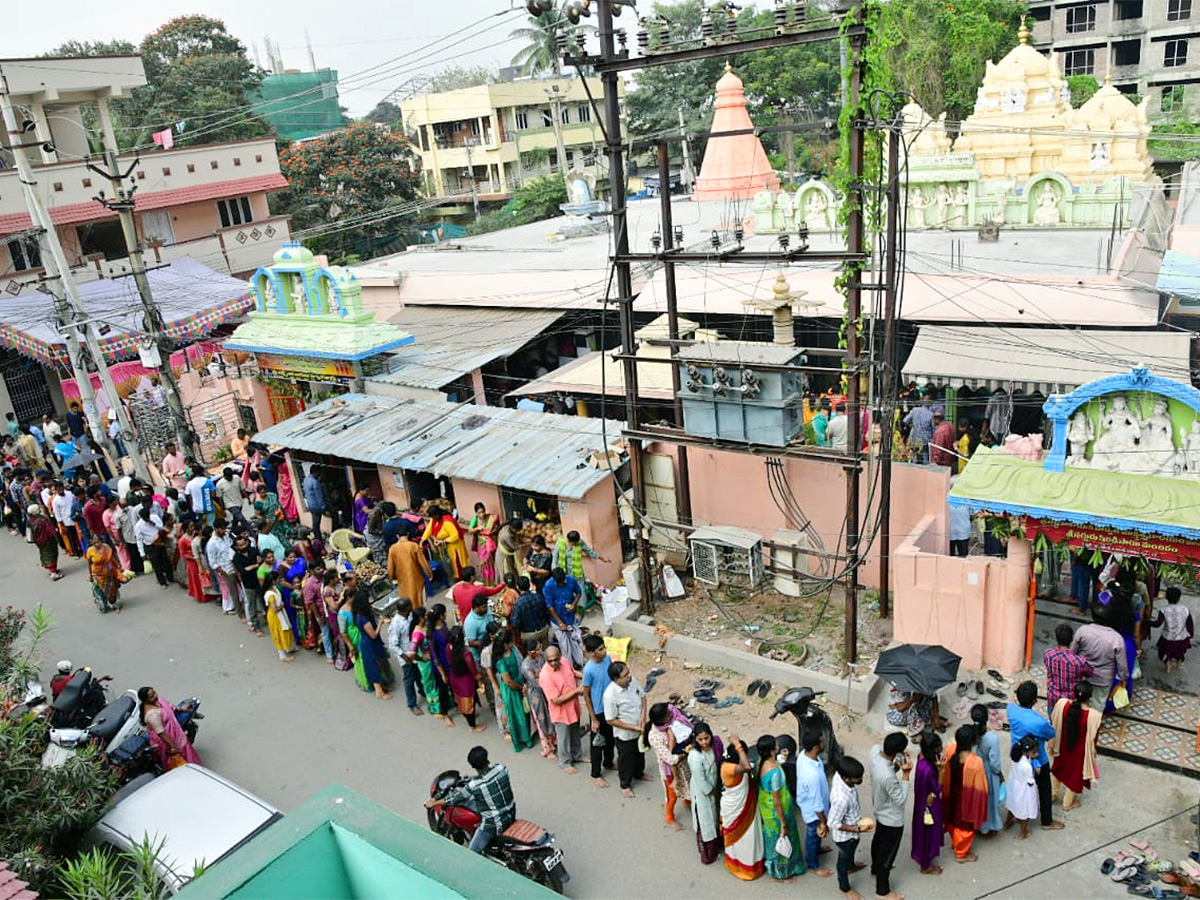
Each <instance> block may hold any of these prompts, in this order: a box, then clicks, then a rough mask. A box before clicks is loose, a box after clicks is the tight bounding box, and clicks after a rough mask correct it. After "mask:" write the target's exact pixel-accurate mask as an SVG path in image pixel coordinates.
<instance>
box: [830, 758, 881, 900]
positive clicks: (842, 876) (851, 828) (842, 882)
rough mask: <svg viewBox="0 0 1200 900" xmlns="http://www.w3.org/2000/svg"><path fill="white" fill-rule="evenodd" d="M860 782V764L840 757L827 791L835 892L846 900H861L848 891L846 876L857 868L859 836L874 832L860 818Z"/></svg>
mask: <svg viewBox="0 0 1200 900" xmlns="http://www.w3.org/2000/svg"><path fill="white" fill-rule="evenodd" d="M862 780H863V764H862V763H860V762H859V761H858V760H857V759H855V758H854V757H853V756H843V757H842V759H841V761H840V762H839V763H838V770H837V773H836V774H835V775H834V776H833V784H832V785H831V786H830V788H829V818H828V822H829V833H830V834H831V835H832V836H833V843H834V846H836V847H837V853H838V858H837V879H838V890H840V891H841V892H842V893H843V894H845V895H846V900H862V894H860V893H859V892H858V891H856V890H854V889H853V888H851V887H850V873H851V872H854V871H856V870H857V869H858V868H861V867H860V866H858V865H856V864H855V862H854V852H855V851H856V850H857V849H858V842H859V839H860V835H864V834H869V833H870V832H871V831H873V830H874V829H875V823H874V822H872V821H871V820H870V819H866V818H863V814H862V807H861V806H860V804H859V802H858V786H859V785H860V784H862Z"/></svg>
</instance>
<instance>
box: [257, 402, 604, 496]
mask: <svg viewBox="0 0 1200 900" xmlns="http://www.w3.org/2000/svg"><path fill="white" fill-rule="evenodd" d="M622 427H623V426H622V423H620V422H604V421H603V420H601V419H584V418H577V417H574V416H556V415H552V414H550V413H537V412H527V411H525V410H516V409H499V408H497V407H494V406H473V405H469V404H457V403H435V402H432V401H423V400H397V399H392V398H389V397H376V396H370V397H368V396H364V395H362V394H345V395H343V396H341V397H337V398H334V399H331V400H326V401H325V402H324V403H321V404H320V405H318V406H314V407H313V408H311V409H309V410H306V411H305V412H303V413H300V414H299V415H297V416H293V417H292V418H290V419H287V420H285V421H283V422H280V423H279V424H277V425H273V426H271V427H270V428H267V429H265V430H263V431H260V432H259V433H258V434H257V435H256V436H255V440H256V441H257V442H259V443H263V444H270V445H279V446H282V447H287V448H288V449H292V450H302V451H306V452H309V453H322V454H327V455H329V456H337V457H341V458H342V459H349V460H354V461H357V462H366V463H375V464H376V465H382V466H391V467H392V468H397V469H412V470H415V471H419V472H431V473H433V474H435V475H444V476H448V477H451V478H465V479H469V480H471V481H479V482H483V483H485V484H497V485H502V486H504V487H509V488H513V489H516V490H526V491H537V492H539V493H543V494H551V495H555V496H559V497H566V498H567V499H579V498H581V497H583V496H584V495H585V494H586V493H587V492H588V491H590V490H591V489H592V488H593V487H595V486H596V485H597V484H599V483H600V482H602V481H604V480H605V479H607V478H609V477H610V475H611V473H610V472H609V470H608V468H607V466H604V465H603V464H601V465H600V466H599V467H597V466H595V465H593V464H592V463H591V462H590V461H589V457H590V456H591V455H592V453H593V451H603V450H604V449H605V436H606V435H607V437H608V439H609V440H610V441H615V440H616V439H617V438H618V437H619V436H620V434H621V428H622Z"/></svg>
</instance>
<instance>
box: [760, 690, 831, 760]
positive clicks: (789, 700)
mask: <svg viewBox="0 0 1200 900" xmlns="http://www.w3.org/2000/svg"><path fill="white" fill-rule="evenodd" d="M824 693H825V692H824V691H814V690H813V689H812V688H810V687H799V688H788V689H787V690H786V691H784V692H783V694H782V695H781V696H780V698H779V699H778V700H776V701H775V709H774V711H772V713H771V715H770V718H772V719H774V718H775V717H776V716H777V715H779V714H780V713H785V712H786V713H791V714H792V715H793V716H795V717H796V744H797V746H799V747H800V748H803V747H804V732H805V730H806V729H811V728H818V729H820V731H821V733H822V734H823V735H824V736H825V749H824V750H823V751H821V753H820V760H821V762H822V763H824V764H825V775H826V777H828V778H832V777H833V773H834V772H836V771H837V767H838V763H840V762H841V761H842V748H841V745H840V744H838V741H837V737H836V736H835V735H834V733H833V722H831V721H830V719H829V716H828V714H826V712H825V710H823V709H821V707H819V706H817V705H816V704H815V703H813V700H814V699H815V698H817V697H820V696H821V695H822V694H824Z"/></svg>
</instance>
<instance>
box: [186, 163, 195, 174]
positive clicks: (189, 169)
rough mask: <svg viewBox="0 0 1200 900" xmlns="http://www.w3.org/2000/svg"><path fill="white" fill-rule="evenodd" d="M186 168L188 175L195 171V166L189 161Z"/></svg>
mask: <svg viewBox="0 0 1200 900" xmlns="http://www.w3.org/2000/svg"><path fill="white" fill-rule="evenodd" d="M187 170H188V174H189V175H194V174H195V172H196V167H195V166H194V165H192V164H191V163H188V167H187Z"/></svg>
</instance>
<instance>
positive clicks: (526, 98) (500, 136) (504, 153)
mask: <svg viewBox="0 0 1200 900" xmlns="http://www.w3.org/2000/svg"><path fill="white" fill-rule="evenodd" d="M587 83H588V89H589V90H590V91H591V96H592V98H594V100H595V107H593V105H592V103H591V102H590V100H589V98H588V92H587V91H586V90H585V89H584V86H583V83H582V82H581V81H580V80H579V79H578V78H552V79H523V80H518V81H512V82H508V83H504V84H481V85H478V86H476V87H470V88H462V89H460V90H456V91H444V92H442V93H439V94H422V95H419V96H416V97H412V98H411V99H408V100H405V101H403V102H401V104H400V109H401V111H402V112H403V116H404V129H405V131H406V132H407V133H408V134H409V135H410V136H411V137H412V140H413V145H414V147H415V148H416V150H417V151H418V152H419V153H420V155H421V166H422V169H423V170H424V175H425V190H426V193H427V194H428V195H429V196H431V197H455V196H459V197H464V198H465V197H468V196H469V195H470V193H471V189H472V183H473V184H474V188H475V191H476V193H477V194H478V195H479V196H480V198H481V199H488V200H500V199H505V198H507V196H508V195H509V194H511V193H512V191H513V189H514V188H517V187H519V186H520V185H521V184H522V182H524V181H526V180H528V179H530V178H535V177H537V176H539V175H545V174H548V173H550V172H559V171H568V172H569V171H578V172H582V173H585V174H589V175H592V176H593V177H594V178H596V180H597V181H601V180H602V178H603V177H605V176H606V175H607V171H608V167H607V160H606V158H605V156H604V134H603V130H602V128H601V122H600V118H601V116H602V115H603V113H604V89H603V87H602V86H601V84H600V79H599V78H589V79H588V80H587ZM621 96H622V97H624V87H622V88H621ZM556 120H557V123H558V127H559V128H560V129H561V134H562V144H563V148H564V150H565V156H566V159H565V161H564V160H560V159H559V158H558V157H559V152H558V136H557V134H556V127H555V125H556ZM564 163H565V168H564Z"/></svg>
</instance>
